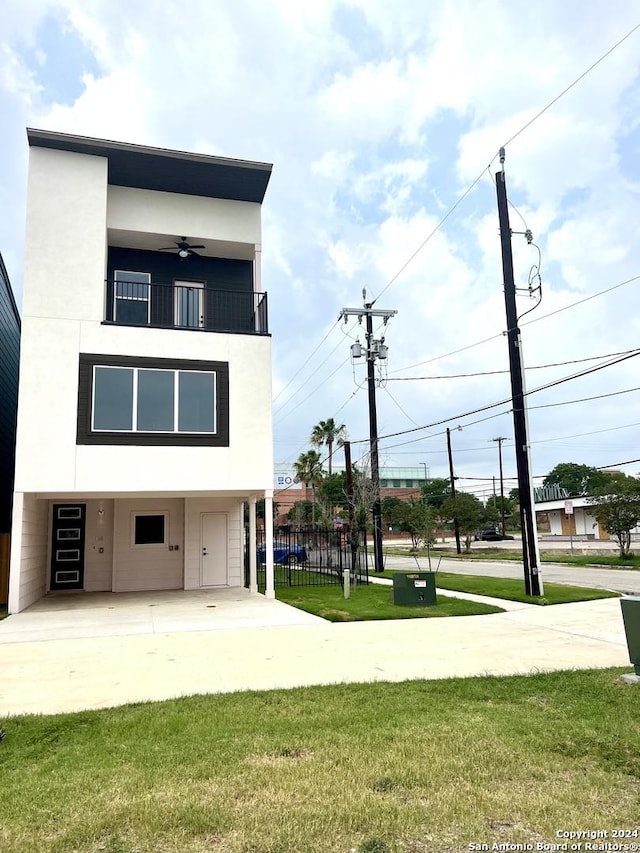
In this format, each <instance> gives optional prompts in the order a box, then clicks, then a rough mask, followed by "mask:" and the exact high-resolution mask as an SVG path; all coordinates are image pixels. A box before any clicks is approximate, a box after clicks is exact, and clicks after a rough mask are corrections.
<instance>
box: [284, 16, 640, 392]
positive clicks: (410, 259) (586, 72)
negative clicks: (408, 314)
mask: <svg viewBox="0 0 640 853" xmlns="http://www.w3.org/2000/svg"><path fill="white" fill-rule="evenodd" d="M639 27H640V24H637V25H636V26H635V27H633V28H632V29H631V30H630V31H629V32H628V33H626V35H624V36H623V37H622V38H621V39H619V40H618V41H617V42H616V43H615V44H614V45H613V46H612V47H610V48H609V50H607V51H606V52H605V53H603V54H602V56H600V57H599V58H598V59H597V60H596V61H595V62H594V63H592V64H591V65H590V66H589V67H588V68H587V69H586V70H585V71H583V72H582V74H580V75H579V76H578V77H576V79H575V80H574V81H573V82H572V83H570V84H569V85H568V86H566V87H565V88H564V89H563V90H562V91H561V92H560V93H559V94H558V95H556V97H555V98H553V99H552V100H551V101H549V103H548V104H547V105H546V106H545V107H543V108H542V109H541V110H540V111H539V112H537V113H536V114H535V115H534V116H533V117H532V118H531V119H529V121H528V122H526V124H524V125H523V126H522V127H521V128H520V129H519V130H518V131H516V133H514V134H513V136H511V137H510V138H509V139H508V140H507V142H505V143H504V147H506V146H507V145H510V144H511V143H512V142H513V141H514V140H515V139H517V137H518V136H520V134H522V133H524V131H525V130H527V129H528V128H529V127H531V125H532V124H533V123H534V122H536V121H537V120H538V119H539V118H540V117H541V116H542V115H543V114H544V113H546V112H547V110H549V109H551V107H552V106H554V105H555V104H556V103H557V102H558V101H559V100H560V99H561V98H562V97H564V95H566V94H567V92H569V91H571V89H573V88H574V86H576V85H577V84H578V83H579V82H580V81H581V80H583V79H584V78H585V77H586V76H587V75H588V74H589V73H590V72H591V71H593V69H594V68H596V67H597V66H598V65H599V64H600V63H601V62H602V61H603V60H604V59H606V58H607V57H608V56H609V55H610V54H611V53H613V51H615V50H616V49H617V48H618V47H620V45H621V44H622V43H623V42H625V41H626V40H627V39H628V38H629V37H630V36H631V35H633V33H634V32H635V31H636V30H637V29H638V28H639ZM497 156H498V154H497V152H496V154H494V155H493V157H492V158H491V160H490V161H489V164H488V165H487V166H486V167H483V169H482V171H481V172H480V173H479V174H478V176H477V177H476V178H475V179H474V180H473V181H472V182H471V184H469V186H468V187H467V189H466V190H465V191H464V192H463V193H462V195H460V196H459V197H458V199H457V200H456V202H455V203H454V204H453V206H452V207H451V208H450V209H449V210H448V212H447V213H446V214H445V215H444V216H443V217H442V219H440V220H439V222H438V223H437V225H436V226H435V228H433V229H432V231H431V232H430V233H429V234H428V235H427V237H426V238H425V239H424V240H423V241H422V243H421V244H420V245H419V246H418V248H417V249H416V250H415V251H414V252H413V254H412V255H411V256H410V257H409V258H408V260H407V261H406V262H405V263H404V264H403V265H402V266H401V267H400V269H399V270H398V272H397V273H396V274H395V275H394V276H393V277H392V278H391V279H389V281H388V282H387V284H386V285H385V286H384V288H383V289H382V290H381V291H380V292H379V293H378V295H377V296H376V297H375V299H374V300H373V302H375V301H377V299H379V298H380V296H382V294H383V293H385V292H386V291H387V290H388V289H389V287H391V285H392V284H393V283H394V282H395V281H396V280H397V279H398V278H399V277H400V275H401V274H402V273H403V272H404V271H405V269H406V268H407V267H408V266H409V265H410V264H411V262H412V261H413V260H414V259H415V258H416V256H417V255H418V254H419V253H420V252H421V251H422V249H423V248H424V247H425V246H426V245H427V243H429V241H430V240H431V239H432V237H433V236H434V235H435V234H436V233H437V232H438V231H439V230H440V228H441V227H442V226H443V225H444V223H445V222H446V221H447V220H448V219H449V217H450V216H451V215H452V214H453V213H454V212H455V210H456V209H457V208H458V207H459V206H460V204H461V203H462V202H463V201H464V199H465V198H466V197H467V196H468V195H469V194H470V193H471V192H472V190H473V189H474V188H475V187H476V185H477V184H478V183H479V181H480V180H481V178H482V177H483V175H484V172H485V169H488V168H489V167H490V166H491V164H492V163H493V161H494V160H495V159H496V157H497ZM516 212H517V213H518V215H519V216H520V218H521V219H523V221H524V218H523V217H522V214H520V212H519V211H517V209H516ZM525 225H526V223H525ZM623 283H624V284H626V283H628V282H623ZM612 289H613V288H612ZM596 295H598V294H596ZM589 298H593V297H589ZM583 301H587V300H583ZM576 304H580V303H576ZM567 307H570V306H567ZM560 310H565V309H560ZM552 313H557V312H552ZM544 316H552V314H547V315H544ZM540 319H543V317H538V318H535V319H534V320H529V321H527V323H531V322H536V321H537V320H540ZM336 324H337V323H336ZM336 324H334V326H332V327H331V328H330V329H329V331H328V332H327V334H326V335H325V336H324V338H323V339H322V340H321V341H320V343H319V344H318V345H317V346H316V348H315V349H314V350H313V351H312V352H311V354H310V355H309V356H308V357H307V359H306V360H305V361H304V362H303V364H302V365H301V366H300V368H299V369H298V370H297V371H296V373H295V374H294V375H293V376H292V377H291V379H290V380H289V382H287V384H286V385H285V386H284V387H283V388H281V389H280V391H279V392H278V394H277V395H276V397H275V398H274V401H273V402H275V401H276V400H277V399H278V398H279V397H280V395H281V394H283V393H284V391H285V390H286V389H287V388H288V387H289V385H291V383H292V382H293V381H294V379H295V378H296V377H297V376H298V375H299V374H300V373H301V372H302V370H303V369H304V368H305V367H306V365H307V364H308V363H309V362H310V361H311V359H312V358H313V356H314V355H315V354H316V352H318V350H319V349H320V347H321V346H322V344H323V343H324V342H325V341H326V340H327V338H328V337H329V335H330V334H331V332H332V331H333V328H334V327H335V325H336ZM522 325H525V324H522ZM500 336H501V335H496V336H494V337H492V338H487V339H485V341H479V342H477V343H476V344H471V345H470V346H468V347H463V348H462V349H461V350H456V351H455V352H452V353H448V354H447V355H445V356H440V358H446V357H448V355H455V354H456V353H457V352H462V351H463V350H465V349H470V348H471V347H474V346H479V345H480V344H481V343H486V342H487V341H490V340H494V339H495V338H497V337H500ZM435 360H436V359H431V361H435ZM420 363H421V364H427V363H428V362H420ZM412 366H414V367H415V366H417V365H412ZM403 369H409V368H403ZM394 372H400V371H394Z"/></svg>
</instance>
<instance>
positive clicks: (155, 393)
mask: <svg viewBox="0 0 640 853" xmlns="http://www.w3.org/2000/svg"><path fill="white" fill-rule="evenodd" d="M79 379H80V381H79V394H78V437H77V441H78V444H167V445H171V444H195V445H212V446H228V444H229V411H228V406H229V402H228V401H229V373H228V365H227V364H226V363H224V362H203V361H186V360H179V361H177V360H172V359H151V358H128V357H124V356H99V355H81V356H80V377H79Z"/></svg>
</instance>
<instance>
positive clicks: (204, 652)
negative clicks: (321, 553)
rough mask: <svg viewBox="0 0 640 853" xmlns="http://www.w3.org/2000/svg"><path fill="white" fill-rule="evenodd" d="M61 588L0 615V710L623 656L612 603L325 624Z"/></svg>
mask: <svg viewBox="0 0 640 853" xmlns="http://www.w3.org/2000/svg"><path fill="white" fill-rule="evenodd" d="M70 598H71V596H64V597H61V598H53V597H50V598H46V599H43V600H42V601H41V602H38V604H37V605H35V606H34V607H32V608H30V609H29V610H27V611H25V612H24V613H22V614H17V615H15V616H10V617H9V618H8V619H5V620H4V621H2V622H0V672H2V678H1V679H0V715H11V714H20V713H42V714H52V713H57V712H62V711H79V710H84V709H88V708H101V707H108V706H115V705H121V704H126V703H129V702H144V701H154V700H162V699H168V698H172V697H176V696H184V695H190V694H195V693H225V692H232V691H236V690H248V689H251V690H269V689H273V688H278V687H287V688H290V687H297V686H302V685H312V684H332V683H340V682H367V681H403V680H406V679H434V678H449V677H452V676H473V675H485V674H494V675H507V674H513V673H531V672H537V671H544V670H554V669H586V668H592V667H609V666H628V665H629V658H628V654H627V648H626V641H625V635H624V628H623V624H622V618H621V611H620V602H619V600H618V599H602V600H600V601H592V602H584V603H579V604H564V605H556V606H554V607H537V606H535V605H530V604H515V603H511V605H510V606H509V610H508V611H506V612H504V613H498V614H494V615H487V616H464V617H455V618H449V619H440V618H434V619H405V620H396V621H385V622H354V623H338V624H332V623H329V622H325V621H324V620H322V619H318V618H317V617H314V616H310V615H309V614H305V613H301V612H300V611H297V610H294V608H291V607H288V606H287V605H285V604H282V603H281V602H277V601H275V602H274V601H267V600H266V599H264V598H263V597H262V596H259V595H251V594H250V593H248V592H247V591H246V590H223V591H221V592H215V593H200V592H196V593H193V594H192V593H188V592H175V593H173V592H171V593H152V594H142V593H135V594H122V595H111V594H106V593H105V594H96V595H95V597H94V598H93V601H94V602H95V603H94V605H92V606H90V607H88V606H87V603H88V600H89V598H92V596H84V597H81V596H75V597H73V598H74V601H73V602H71V601H66V602H65V601H64V600H63V599H70ZM82 599H84V601H83V600H82ZM629 669H630V667H629Z"/></svg>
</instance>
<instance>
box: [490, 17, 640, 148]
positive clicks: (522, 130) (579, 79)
mask: <svg viewBox="0 0 640 853" xmlns="http://www.w3.org/2000/svg"><path fill="white" fill-rule="evenodd" d="M639 27H640V24H636V25H635V27H633V29H631V30H629V32H628V33H627V34H626V35H624V36H623V37H622V38H621V39H620V40H619V41H617V42H616V43H615V44H614V45H613V47H610V48H609V50H607V51H606V53H603V54H602V56H601V57H600V58H599V59H596V61H595V62H594V63H593V65H590V66H589V67H588V68H587V70H586V71H583V72H582V74H581V75H580V76H579V77H576V79H575V80H574V81H573V83H570V84H569V85H568V86H567V87H566V89H563V90H562V92H560V94H559V95H557V96H556V97H555V98H554V99H553V100H552V101H549V103H548V104H547V105H546V107H543V108H542V109H541V110H540V112H538V113H536V114H535V115H534V116H533V118H531V119H529V121H528V122H527V123H526V124H525V125H523V126H522V127H521V128H520V130H518V131H517V132H516V133H514V134H513V136H512V137H511V138H510V139H508V140H507V141H506V142H505V143H504V147H505V148H506V147H507V145H509V144H510V143H512V142H513V140H514V139H516V138H517V137H518V136H520V134H521V133H524V131H525V130H526V129H527V128H528V127H531V125H532V124H533V123H534V121H537V120H538V119H539V118H540V116H542V115H544V113H546V112H547V110H549V109H551V107H552V106H553V105H554V104H556V103H557V102H558V101H559V100H560V98H562V97H564V95H566V94H567V92H569V91H571V89H573V87H574V86H576V85H577V84H578V83H579V82H580V81H581V80H583V79H584V78H585V77H586V76H587V74H589V73H590V72H591V71H593V69H594V68H595V67H596V66H598V65H600V63H601V62H602V61H603V60H604V59H606V58H607V56H609V55H610V54H612V53H613V51H614V50H616V48H618V47H620V45H621V44H622V43H623V42H624V41H626V40H627V39H628V38H629V36H632V35H633V34H634V33H635V31H636V30H637V29H638V28H639Z"/></svg>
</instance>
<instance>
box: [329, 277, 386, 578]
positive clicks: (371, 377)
mask: <svg viewBox="0 0 640 853" xmlns="http://www.w3.org/2000/svg"><path fill="white" fill-rule="evenodd" d="M362 296H363V298H364V299H366V291H365V290H363V291H362ZM373 305H374V303H373V302H365V303H364V307H363V308H343V309H342V311H341V312H340V315H339V317H338V319H339V320H341V319H343V318H344V321H345V323H346V321H347V320H348V318H349V317H350V316H356V317H357V318H358V320H359V321H360V322H362V318H363V317H364V318H365V323H366V325H365V329H366V346H365V348H364V355H365V357H366V360H367V383H368V387H369V446H370V451H371V483H372V485H373V507H372V509H371V515H372V517H373V566H374V571H376V572H382V571H384V561H383V557H382V508H381V504H380V470H379V465H378V416H377V412H376V378H375V362H376V360H377V359H383V360H384V359H386V357H387V347H386V346H385V343H384V338H382V339H380V340H376V339H374V337H373V318H374V317H380V318H381V319H382V320H383V321H384V324H385V325H386V324H387V322H388V320H389V318H390V317H393V316H394V315H395V314H397V313H398V312H397V311H385V310H382V309H380V308H374V307H373ZM351 353H352V356H353V357H354V358H361V357H362V355H363V353H362V347H361V346H360V344H354V345H353V346H352V347H351Z"/></svg>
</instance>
